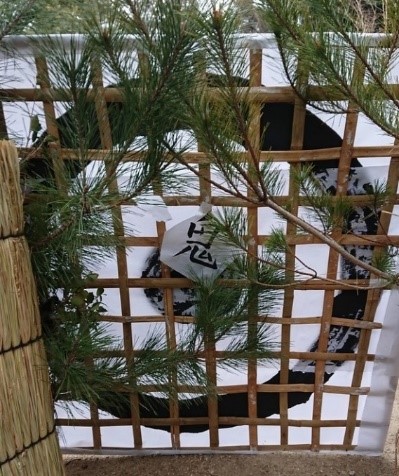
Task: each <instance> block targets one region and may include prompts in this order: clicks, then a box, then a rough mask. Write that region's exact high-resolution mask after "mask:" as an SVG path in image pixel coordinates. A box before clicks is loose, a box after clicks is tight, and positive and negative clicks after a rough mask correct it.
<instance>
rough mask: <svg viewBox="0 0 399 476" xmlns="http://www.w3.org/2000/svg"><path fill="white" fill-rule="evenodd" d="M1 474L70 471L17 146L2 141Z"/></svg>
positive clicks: (54, 475) (44, 475)
mask: <svg viewBox="0 0 399 476" xmlns="http://www.w3.org/2000/svg"><path fill="white" fill-rule="evenodd" d="M0 183H1V184H2V186H1V187H0V375H1V376H2V379H1V383H0V475H1V476H8V475H10V476H13V475H20V474H29V475H32V476H35V475H37V476H39V475H40V476H47V475H48V476H58V475H61V476H62V475H64V469H63V463H62V458H61V453H60V449H59V444H58V439H57V435H56V431H55V424H54V415H53V405H52V400H51V393H50V384H49V377H48V367H47V361H46V356H45V350H44V345H43V341H42V340H41V327H40V314H39V308H38V304H37V296H36V288H35V282H34V278H33V274H32V269H31V263H30V257H29V249H28V245H27V243H26V239H25V238H24V237H23V236H22V233H23V210H22V194H21V191H20V187H19V166H18V155H17V150H16V148H15V146H14V145H13V144H12V143H11V142H8V141H0Z"/></svg>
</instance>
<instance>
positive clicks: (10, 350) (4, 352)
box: [0, 334, 43, 355]
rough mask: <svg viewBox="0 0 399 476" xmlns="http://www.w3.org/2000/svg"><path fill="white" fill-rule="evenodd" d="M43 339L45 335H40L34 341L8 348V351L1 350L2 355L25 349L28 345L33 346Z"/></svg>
mask: <svg viewBox="0 0 399 476" xmlns="http://www.w3.org/2000/svg"><path fill="white" fill-rule="evenodd" d="M42 338H43V335H42V334H40V335H38V336H36V337H35V338H34V339H30V340H28V341H27V342H21V343H20V344H18V345H12V346H10V347H8V349H2V350H0V355H4V354H7V353H8V352H14V351H15V350H18V349H22V348H23V347H27V346H28V345H32V344H34V343H35V342H38V341H39V340H41V339H42Z"/></svg>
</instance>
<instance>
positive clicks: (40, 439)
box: [0, 425, 56, 468]
mask: <svg viewBox="0 0 399 476" xmlns="http://www.w3.org/2000/svg"><path fill="white" fill-rule="evenodd" d="M55 431H56V426H55V425H53V428H52V429H51V430H50V431H49V432H48V433H46V434H45V435H44V436H41V437H39V438H38V439H37V440H35V441H32V442H31V443H29V445H26V446H25V445H24V446H23V448H22V450H18V451H16V452H15V453H14V454H13V455H12V456H9V457H8V458H6V459H4V460H3V461H0V468H2V467H3V466H4V465H5V464H8V463H10V462H11V461H13V460H14V459H15V458H18V457H19V456H21V455H22V454H23V453H24V452H25V451H27V450H29V449H31V448H33V447H34V446H36V445H38V444H39V443H41V442H42V441H44V440H46V439H47V438H49V437H50V436H51V435H52V434H53V433H55Z"/></svg>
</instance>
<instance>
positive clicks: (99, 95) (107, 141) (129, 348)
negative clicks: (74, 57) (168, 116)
mask: <svg viewBox="0 0 399 476" xmlns="http://www.w3.org/2000/svg"><path fill="white" fill-rule="evenodd" d="M92 68H93V86H94V89H95V108H96V113H97V120H98V127H99V132H100V138H101V144H102V147H103V148H104V149H106V150H112V134H111V125H110V122H109V117H108V111H107V103H106V101H105V97H104V85H103V78H102V72H101V65H100V63H99V62H93V65H92ZM105 169H106V173H107V176H108V178H109V180H110V182H109V185H108V186H109V190H110V192H111V193H115V195H117V194H118V183H117V180H116V178H115V169H114V166H113V165H110V164H108V163H107V162H106V163H105ZM112 218H113V226H114V232H115V235H116V236H118V237H120V238H123V237H124V235H125V233H124V225H123V218H122V210H121V207H120V206H118V207H115V208H114V209H113V210H112ZM116 258H117V268H118V284H119V292H120V302H121V311H122V315H123V316H130V315H131V310H130V296H129V286H128V284H127V280H128V267H127V258H126V247H125V246H124V245H122V244H119V245H118V246H117V247H116ZM122 328H123V346H124V351H125V355H126V359H127V362H128V364H129V367H130V366H132V365H133V333H132V325H131V323H130V322H124V323H123V324H122ZM130 404H131V415H132V417H131V418H132V427H133V437H134V445H135V447H136V448H141V447H142V437H141V428H140V418H139V400H138V395H137V394H131V395H130Z"/></svg>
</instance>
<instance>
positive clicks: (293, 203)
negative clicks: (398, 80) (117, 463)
mask: <svg viewBox="0 0 399 476" xmlns="http://www.w3.org/2000/svg"><path fill="white" fill-rule="evenodd" d="M142 61H145V58H143V59H142ZM264 61H265V58H264V57H263V53H262V51H261V50H251V51H250V92H249V97H250V98H251V121H252V122H251V126H250V133H251V135H252V138H253V144H254V148H255V151H256V153H257V154H258V156H259V161H260V162H264V161H266V160H270V159H272V160H273V161H275V162H287V163H288V164H289V166H290V170H291V171H293V170H294V169H298V168H299V167H300V164H302V163H306V162H320V163H323V161H325V160H330V159H339V167H338V179H337V182H338V186H337V190H338V191H337V197H339V196H343V195H346V193H347V175H348V172H349V169H350V164H351V160H352V159H354V158H358V157H361V158H363V159H367V161H368V162H370V163H372V162H373V159H374V158H375V157H390V158H391V160H390V166H389V172H388V178H389V183H388V185H389V186H390V188H391V189H392V190H395V191H397V188H398V183H399V159H398V157H399V144H397V143H396V144H394V145H392V146H386V145H384V146H362V147H358V146H355V144H354V138H355V135H356V132H357V128H358V111H357V110H356V109H355V108H354V107H353V105H352V104H350V103H349V106H350V112H349V113H348V114H347V115H346V120H345V121H346V122H345V129H344V134H343V142H342V146H341V147H334V148H331V149H320V150H303V146H304V130H305V118H306V108H305V104H304V103H303V102H302V101H301V100H300V99H298V98H297V97H296V96H295V94H294V92H293V90H292V89H291V88H289V87H264V86H261V84H262V79H264V78H262V64H263V62H264ZM36 65H37V71H38V78H39V85H40V88H34V89H33V88H32V89H29V88H24V89H22V88H19V89H14V90H10V89H7V90H6V89H3V90H0V98H2V99H3V100H4V101H16V100H18V101H32V102H42V103H43V111H44V115H45V119H46V127H47V130H48V131H49V133H50V134H51V135H52V136H53V137H54V138H55V139H57V138H59V131H58V130H57V122H56V114H55V110H56V109H55V107H54V103H55V102H56V101H60V100H65V91H59V90H57V88H55V87H54V86H53V85H51V84H50V80H49V75H48V69H47V65H46V60H45V59H44V58H42V57H40V58H37V59H36ZM298 68H299V69H300V62H299V63H298ZM356 68H357V69H356V71H355V74H362V71H361V68H360V67H356ZM93 71H94V82H93V89H92V91H90V93H89V96H88V97H89V99H90V100H92V101H93V102H94V104H95V109H96V114H97V118H98V124H99V132H100V137H101V147H102V150H91V151H89V154H88V156H89V157H90V159H91V160H98V161H102V160H104V158H105V157H106V155H107V151H109V150H110V149H112V146H113V144H112V136H111V126H110V123H109V118H108V113H107V102H112V101H123V93H122V92H121V91H119V90H118V89H116V88H104V85H103V76H102V71H101V67H100V66H99V65H98V64H96V65H93ZM300 73H301V74H302V76H303V78H302V79H303V82H304V84H306V81H307V78H306V72H303V71H301V72H300ZM392 87H393V90H395V91H396V90H399V85H393V86H392ZM307 89H308V93H309V98H310V99H313V100H318V99H322V98H323V96H322V94H321V88H319V87H315V86H311V85H308V88H307ZM243 91H244V90H243ZM245 91H246V88H245ZM218 94H220V91H218V89H217V88H213V89H212V91H210V95H211V96H212V97H213V98H214V99H215V100H217V97H218ZM331 99H337V97H334V98H333V97H332V98H331ZM339 99H346V98H343V97H340V98H339ZM265 102H268V103H283V102H284V103H290V104H292V105H293V106H294V113H293V124H292V135H291V148H290V149H291V150H287V151H273V152H267V151H260V150H259V149H260V140H259V139H260V137H259V124H260V119H261V107H260V105H261V104H262V103H265ZM48 148H49V150H51V152H52V157H53V158H54V165H55V175H56V177H57V167H60V166H61V165H60V164H62V161H67V160H72V159H74V158H76V155H75V154H74V151H73V150H70V149H66V148H62V147H61V146H60V145H59V143H57V141H55V142H52V143H50V144H49V145H48ZM19 152H20V156H21V157H27V156H29V157H30V158H31V160H37V159H40V158H41V157H42V155H41V150H40V149H39V150H32V149H31V148H22V147H21V148H20V150H19ZM141 158H142V157H141V155H140V154H139V153H134V152H129V153H128V154H127V155H126V158H125V160H126V162H128V161H139V160H141ZM185 159H186V160H187V161H188V162H189V163H190V164H193V165H198V167H199V170H200V178H199V179H198V191H196V195H193V196H180V195H178V194H176V195H166V194H165V193H164V191H163V190H162V187H161V186H159V187H158V189H157V193H158V194H159V195H161V196H162V197H163V199H164V201H165V203H166V204H167V205H168V206H171V207H177V206H179V207H182V208H184V207H196V206H198V205H200V204H201V202H203V201H204V200H209V201H210V202H211V203H212V204H213V205H215V206H231V207H243V208H244V209H245V210H246V213H247V216H248V221H249V223H250V229H249V230H248V234H249V235H250V236H251V237H253V239H254V241H253V246H252V250H251V251H252V252H255V253H257V249H258V246H259V245H261V244H263V243H264V242H265V241H267V239H268V238H269V235H268V234H267V233H263V232H261V223H260V222H261V219H260V218H259V217H260V211H261V210H260V209H259V208H258V207H255V206H248V203H247V202H245V201H244V200H238V199H236V198H231V197H228V196H220V195H217V194H216V193H215V191H214V190H213V188H212V187H211V185H210V183H209V180H207V179H209V177H210V176H211V165H212V164H211V163H210V159H209V157H208V156H207V155H206V154H205V152H204V151H203V149H202V148H201V144H199V146H198V151H197V152H187V153H185ZM109 173H111V171H109ZM59 186H60V187H62V183H59ZM110 187H111V188H112V189H113V191H115V192H117V191H118V183H117V181H116V180H115V181H113V182H112V183H111V184H110ZM248 193H250V192H249V191H248ZM348 199H350V200H351V202H352V203H353V204H354V205H359V206H365V205H366V204H368V203H371V201H372V200H373V198H372V197H368V196H367V195H362V196H350V197H349V198H348ZM276 202H277V203H278V204H280V205H287V204H290V210H291V212H292V213H294V214H297V215H298V214H300V212H301V209H303V207H305V206H306V205H307V203H308V202H307V199H306V197H304V196H302V195H301V194H300V192H299V190H298V187H297V185H296V184H295V181H294V180H293V178H292V176H291V177H290V178H289V179H288V192H287V195H283V196H279V197H276ZM398 203H399V196H398V194H397V193H394V194H393V196H392V197H391V198H390V201H389V202H387V203H386V204H385V205H384V209H383V211H384V212H387V213H383V214H382V215H381V220H380V224H379V228H378V231H377V233H376V235H361V236H360V235H354V234H347V235H345V234H342V232H340V231H337V230H336V231H335V232H334V234H333V236H334V238H336V239H337V240H338V241H339V242H340V243H341V244H342V245H345V246H347V245H356V246H362V245H364V244H368V245H371V246H375V247H376V249H375V251H374V252H375V253H378V250H379V249H381V247H383V246H387V245H396V246H397V245H399V236H398V235H390V236H387V233H386V232H387V230H388V228H389V225H390V219H391V214H390V213H392V211H393V207H394V205H396V204H398ZM131 205H132V203H131V202H126V203H121V204H120V205H119V206H118V207H117V208H116V209H115V210H114V212H113V213H114V222H113V223H114V233H115V235H117V236H118V237H122V241H121V245H120V246H118V247H117V249H116V261H117V266H116V267H117V276H116V277H114V278H109V277H102V278H101V277H100V278H99V279H97V280H96V281H95V282H94V283H93V286H99V287H104V288H105V289H106V290H118V292H119V303H120V309H121V313H120V315H117V314H114V313H113V314H112V315H111V314H110V315H105V316H104V318H103V321H104V322H108V323H109V322H111V323H116V324H118V325H120V326H122V332H123V339H122V340H123V350H121V351H120V353H119V354H118V355H122V356H124V357H125V358H126V359H127V361H128V362H129V363H130V364H131V365H134V361H135V358H136V357H137V356H138V355H139V354H140V348H136V346H135V345H134V338H135V333H136V329H137V328H138V326H139V325H141V324H146V325H148V326H151V325H158V324H162V325H163V328H164V329H165V339H166V342H167V345H168V346H169V348H172V349H173V348H175V347H176V345H177V344H176V342H177V335H178V330H177V326H178V325H182V324H184V325H187V324H189V323H191V322H193V319H194V318H193V317H188V316H179V315H175V313H174V308H173V289H175V288H180V287H183V288H184V287H190V286H191V285H192V283H191V281H190V280H188V279H185V278H172V277H171V274H170V269H168V268H167V267H166V266H162V276H161V277H160V278H140V277H133V276H131V274H129V266H128V258H127V256H128V253H129V251H130V250H131V249H132V248H138V249H140V250H144V249H146V248H147V249H148V248H157V247H159V246H160V245H161V243H162V238H163V235H164V233H165V231H166V226H165V224H164V223H157V225H156V227H155V228H156V231H155V232H154V233H153V235H152V236H128V235H127V233H126V230H125V228H124V226H123V220H122V218H123V213H122V207H123V206H131ZM286 233H287V241H288V246H289V250H290V253H288V254H287V258H286V266H287V269H291V270H292V269H294V265H295V258H294V255H295V253H296V252H297V250H298V248H299V247H300V246H302V245H316V244H320V240H318V239H316V238H314V237H313V236H310V235H307V234H306V233H304V234H298V233H297V230H296V226H295V225H292V224H288V225H287V231H286ZM93 245H95V242H94V241H93ZM378 247H379V248H378ZM327 260H328V267H327V268H328V269H327V276H328V277H329V278H331V279H333V280H335V282H330V283H326V282H325V281H322V280H318V279H315V280H312V281H311V282H303V281H301V280H299V279H297V281H296V285H295V287H294V288H290V289H286V290H284V301H283V306H282V315H281V317H268V318H266V319H265V318H260V317H259V318H258V319H257V318H256V313H255V317H254V318H253V319H252V320H251V321H250V322H248V329H249V335H251V332H253V328H254V326H256V325H257V324H258V322H260V321H262V322H268V323H270V324H272V325H274V326H275V327H276V328H277V327H279V331H280V333H281V342H280V349H279V350H278V351H275V352H274V353H273V355H274V356H275V358H276V361H277V362H278V363H279V370H280V376H279V381H278V382H277V383H274V384H273V385H271V384H261V383H259V381H258V365H257V362H256V359H253V358H252V359H250V360H249V361H248V375H247V381H246V383H244V384H240V385H218V364H217V361H218V358H220V357H222V356H226V352H224V351H222V350H219V349H218V348H217V346H216V345H215V342H214V341H213V339H212V337H211V336H210V337H209V338H208V340H207V342H205V346H204V350H203V352H202V353H201V354H200V355H201V357H202V358H203V359H204V362H205V367H206V370H207V373H208V376H209V379H210V381H211V383H213V384H214V385H215V388H216V393H217V394H218V395H234V394H239V393H244V392H245V393H247V395H248V404H247V407H248V408H247V415H248V416H246V417H237V416H233V415H232V416H221V415H220V414H219V409H218V401H217V396H216V395H210V396H208V398H207V408H208V416H207V417H184V416H181V415H180V414H179V406H178V405H177V404H176V401H175V400H174V399H171V401H170V404H169V408H168V413H169V415H168V416H167V417H165V418H160V417H159V418H158V417H154V418H148V417H146V418H141V417H140V412H139V397H138V395H137V394H136V393H132V394H131V395H130V409H131V415H132V416H131V418H121V419H106V418H103V417H101V416H100V414H99V411H98V408H96V407H95V406H91V408H90V418H88V419H83V418H73V419H66V418H59V419H58V420H57V424H58V425H60V426H67V425H68V426H70V425H74V426H76V427H89V428H91V429H92V436H93V445H92V446H93V449H94V450H95V451H101V449H102V448H103V446H104V445H103V437H102V430H103V429H104V428H115V427H122V426H129V427H131V429H132V434H133V441H134V449H137V450H141V449H142V448H143V447H144V443H143V435H142V429H141V425H144V426H145V425H150V426H154V425H155V426H156V425H158V426H166V427H168V428H169V430H170V447H171V448H173V449H177V450H178V449H181V448H182V447H183V443H182V441H183V438H182V435H181V433H182V432H184V427H185V426H186V425H195V424H203V425H208V426H209V448H211V449H212V450H214V451H219V450H223V449H226V446H225V445H222V444H221V433H220V431H221V426H223V425H246V426H248V430H245V431H247V433H248V443H247V444H245V445H241V444H239V445H234V446H228V450H231V451H242V450H258V451H265V450H276V449H291V450H309V449H312V450H325V449H328V450H349V449H353V448H354V444H353V437H354V432H355V429H356V428H358V427H359V426H360V424H361V421H360V419H359V411H358V409H359V398H361V397H364V396H365V395H367V394H368V392H369V387H367V386H365V385H364V384H362V379H363V374H364V370H365V365H366V363H367V362H372V361H373V360H374V358H375V356H374V355H373V354H372V353H371V352H370V350H369V346H370V338H371V335H372V334H373V332H375V331H379V330H380V329H381V328H382V326H383V325H382V324H381V323H379V322H374V317H375V311H376V306H377V303H378V300H379V297H380V291H377V290H371V291H368V296H367V301H366V309H365V313H364V317H363V319H362V320H357V321H354V320H353V319H349V318H348V319H347V318H344V317H339V316H335V315H334V313H333V304H334V297H335V295H336V291H338V290H342V289H346V286H347V285H348V284H353V285H367V284H368V283H369V280H368V279H356V280H355V279H349V280H348V279H347V280H345V279H342V278H340V277H339V266H340V259H339V257H338V255H337V253H336V252H335V251H333V250H330V251H329V253H328V258H327ZM140 271H141V270H138V273H140ZM138 275H140V274H138ZM287 275H288V277H292V278H293V277H294V276H295V273H294V272H290V271H287ZM136 276H137V275H136ZM223 282H224V284H225V285H226V286H229V285H230V286H231V285H235V284H237V283H236V281H234V280H228V279H225V280H223ZM245 284H248V283H242V285H243V286H245ZM143 288H161V289H163V291H164V296H163V297H164V306H165V313H164V314H165V315H164V316H161V315H142V312H141V310H140V309H139V305H138V304H137V302H136V301H135V300H134V297H133V294H132V292H131V291H133V290H142V289H143ZM305 291H306V292H309V293H311V292H316V291H318V292H321V293H323V305H322V309H321V310H320V311H318V312H315V316H312V317H297V316H295V314H294V307H295V306H294V305H295V300H296V293H297V292H305ZM293 326H301V328H307V327H306V326H318V329H319V342H318V346H317V349H316V350H315V351H312V352H310V351H300V350H298V349H296V348H293V345H292V336H293V331H292V329H293ZM304 326H305V327H304ZM331 326H344V327H351V328H353V329H359V330H360V340H359V345H358V349H357V351H356V353H349V352H347V353H339V354H336V353H332V352H329V351H328V349H327V347H328V339H329V332H330V329H331ZM115 355H116V354H115ZM94 357H95V356H93V358H94ZM295 360H312V361H315V379H314V382H313V383H289V371H290V367H291V364H292V362H293V361H295ZM332 360H333V361H338V362H346V361H348V362H352V363H353V370H351V372H352V376H351V383H350V384H348V385H346V386H345V385H335V384H329V383H326V382H325V381H324V374H325V369H326V365H327V364H328V362H330V361H332ZM168 379H169V381H170V382H171V383H173V384H174V393H175V396H177V395H179V394H183V393H192V394H195V393H197V394H200V393H201V391H202V389H201V388H194V387H189V386H185V385H183V384H182V383H181V382H180V383H179V382H178V381H177V377H176V374H175V373H174V372H171V374H170V375H169V376H168ZM142 391H143V392H152V391H155V389H154V388H153V387H151V386H142ZM274 392H277V393H279V396H278V400H279V418H274V417H269V418H266V419H265V418H259V417H258V410H259V409H258V402H257V398H258V396H259V395H260V394H270V393H274ZM292 392H303V393H312V394H313V403H312V410H311V413H312V414H311V416H310V417H308V418H304V419H298V418H293V417H292V415H291V412H290V408H289V398H290V394H292ZM331 395H335V396H343V397H347V398H348V408H347V415H346V418H339V419H331V418H323V406H324V405H325V397H326V396H331ZM274 426H276V427H279V438H280V443H279V444H274V443H271V442H270V441H267V440H266V441H264V439H262V440H261V439H260V438H259V428H262V427H274ZM301 427H303V428H308V429H309V432H310V433H311V437H310V439H309V440H308V441H306V442H303V444H293V443H290V441H291V433H292V428H301ZM329 428H340V429H342V431H343V435H344V436H343V438H342V441H341V442H340V443H339V444H338V443H334V444H325V443H323V434H322V433H323V430H324V429H329ZM184 449H185V450H190V449H195V448H194V447H192V446H184ZM197 449H198V448H197Z"/></svg>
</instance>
